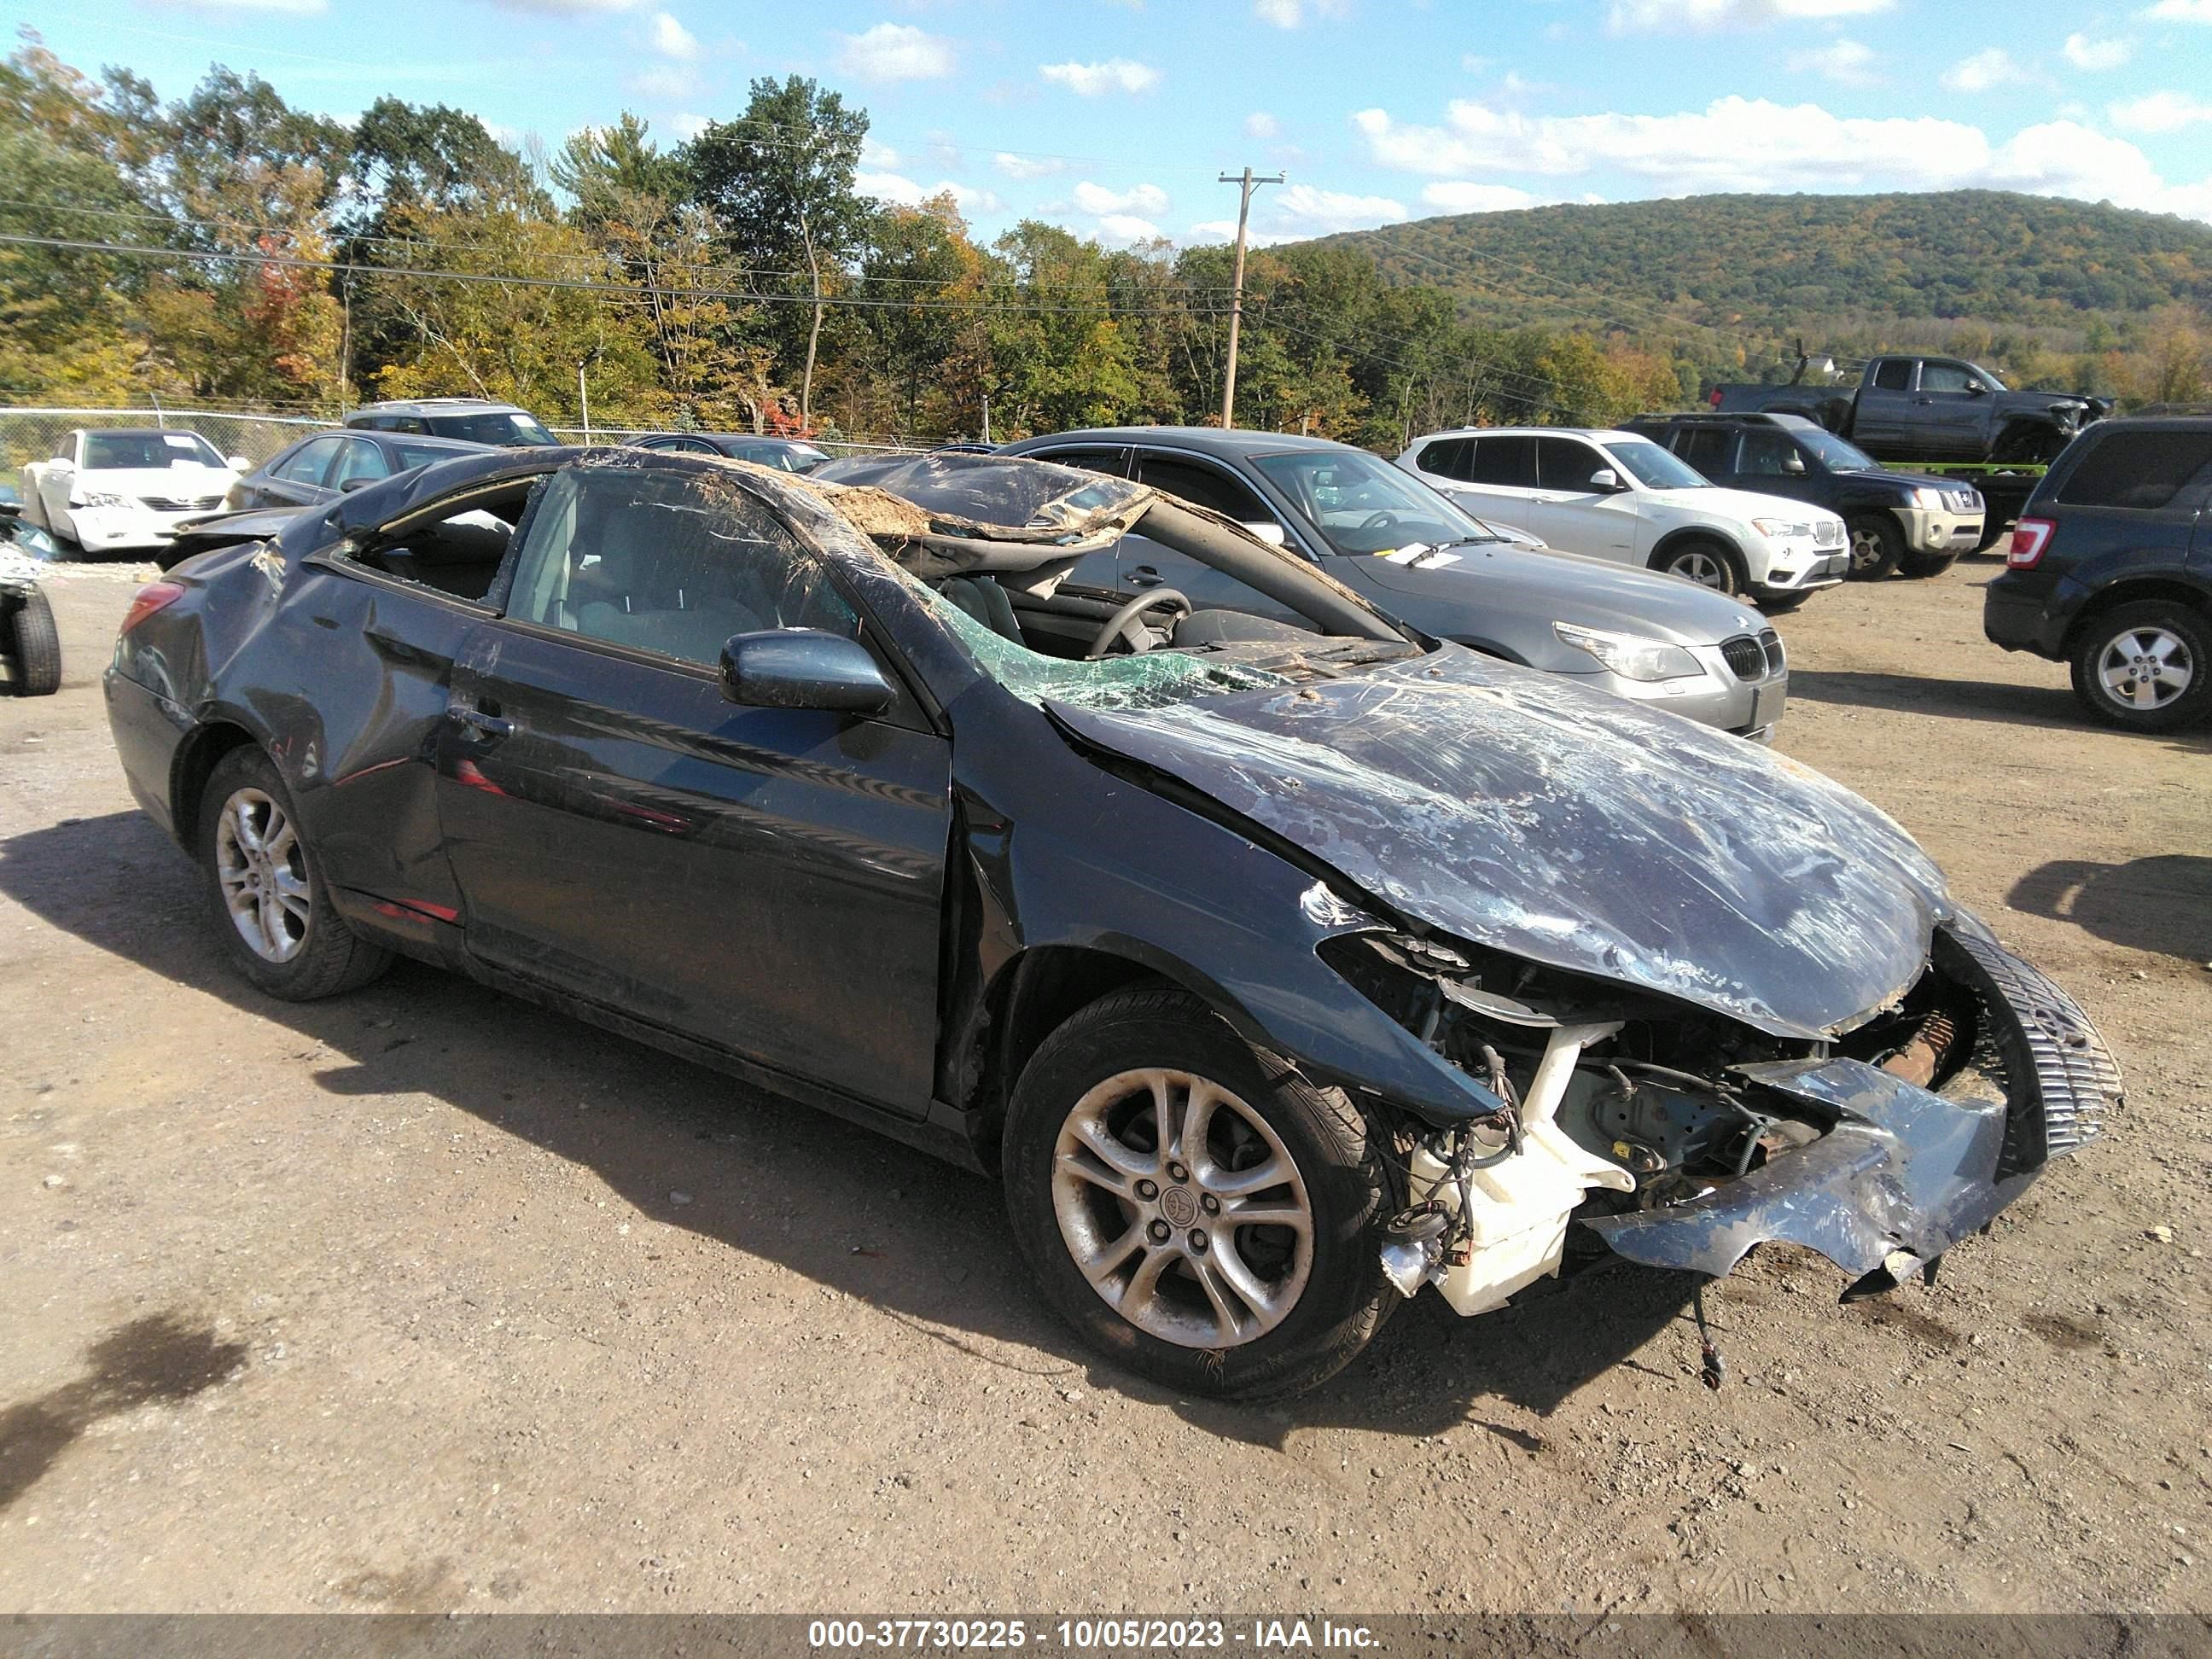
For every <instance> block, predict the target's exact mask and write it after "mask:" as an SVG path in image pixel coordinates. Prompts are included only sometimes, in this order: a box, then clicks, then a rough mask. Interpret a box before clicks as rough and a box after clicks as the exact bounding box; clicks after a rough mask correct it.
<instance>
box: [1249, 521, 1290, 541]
mask: <svg viewBox="0 0 2212 1659" xmlns="http://www.w3.org/2000/svg"><path fill="white" fill-rule="evenodd" d="M1244 528H1245V529H1247V530H1249V531H1250V532H1252V533H1253V534H1254V535H1255V536H1257V537H1258V538H1260V539H1261V541H1263V542H1265V543H1267V545H1268V546H1270V547H1280V546H1282V545H1283V526H1280V525H1279V524H1277V523H1276V522H1275V521H1274V520H1273V519H1255V520H1252V521H1251V522H1249V523H1248V524H1246V525H1245V526H1244Z"/></svg>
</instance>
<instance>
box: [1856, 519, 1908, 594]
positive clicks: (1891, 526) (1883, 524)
mask: <svg viewBox="0 0 2212 1659" xmlns="http://www.w3.org/2000/svg"><path fill="white" fill-rule="evenodd" d="M1845 528H1846V529H1847V530H1848V531H1849V532H1850V538H1851V564H1850V571H1849V572H1848V573H1847V574H1849V576H1850V580H1853V581H1855V582H1878V581H1880V580H1881V579H1882V578H1883V577H1885V576H1887V575H1888V574H1890V573H1891V572H1892V571H1893V570H1895V569H1896V568H1897V567H1898V565H1899V563H1901V562H1903V560H1904V558H1905V532H1904V531H1902V530H1900V529H1899V527H1898V523H1897V520H1895V519H1893V518H1892V517H1890V515H1889V514H1888V513H1853V514H1852V515H1851V517H1850V519H1848V520H1845Z"/></svg>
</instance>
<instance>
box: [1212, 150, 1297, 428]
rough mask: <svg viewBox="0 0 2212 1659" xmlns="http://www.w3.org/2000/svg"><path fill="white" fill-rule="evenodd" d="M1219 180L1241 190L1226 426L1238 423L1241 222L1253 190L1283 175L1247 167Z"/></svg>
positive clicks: (1224, 397)
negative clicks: (1256, 173)
mask: <svg viewBox="0 0 2212 1659" xmlns="http://www.w3.org/2000/svg"><path fill="white" fill-rule="evenodd" d="M1219 182H1220V183H1222V184H1225V185H1237V187H1238V189H1239V191H1240V192H1241V193H1240V194H1239V196H1238V197H1237V275H1236V276H1235V278H1234V279H1233V286H1232V288H1231V295H1230V300H1229V368H1228V371H1227V372H1226V373H1225V374H1223V375H1222V377H1221V424H1222V425H1223V426H1224V427H1225V428H1227V427H1231V426H1234V425H1236V424H1237V334H1238V332H1239V331H1241V329H1242V328H1243V323H1244V224H1245V222H1246V221H1247V220H1248V219H1249V218H1250V217H1251V216H1252V192H1253V191H1255V190H1256V189H1258V188H1259V187H1260V186H1261V185H1279V184H1281V183H1282V182H1283V175H1282V174H1281V173H1271V174H1269V175H1268V176H1267V177H1266V178H1264V179H1261V178H1257V177H1255V176H1254V174H1253V172H1252V169H1251V168H1250V167H1246V168H1245V169H1244V171H1243V173H1223V174H1222V175H1221V177H1220V179H1219Z"/></svg>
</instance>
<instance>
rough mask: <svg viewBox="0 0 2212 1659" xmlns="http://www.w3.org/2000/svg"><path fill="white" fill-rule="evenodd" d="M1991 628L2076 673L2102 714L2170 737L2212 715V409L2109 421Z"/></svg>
mask: <svg viewBox="0 0 2212 1659" xmlns="http://www.w3.org/2000/svg"><path fill="white" fill-rule="evenodd" d="M2005 563H2006V566H2007V568H2006V570H2005V573H2004V574H2003V575H2002V576H2000V577H1998V578H1997V579H1996V580H1995V581H1993V582H1991V583H1990V586H1989V589H1988V592H1987V595H1986V597H1985V598H1984V601H1983V607H1982V631H1983V632H1984V633H1985V634H1987V635H1989V636H1990V639H1991V640H1993V641H1996V643H1997V644H1999V645H2001V646H2002V647H2004V648H2005V649H2006V650H2008V651H2033V652H2034V653H2036V654H2037V655H2038V656H2043V657H2049V658H2050V659H2052V660H2053V661H2055V662H2064V663H2069V664H2070V665H2072V667H2073V671H2074V690H2075V695H2076V696H2079V697H2080V698H2081V702H2082V704H2083V705H2084V706H2085V707H2086V708H2087V709H2088V710H2089V712H2090V713H2091V714H2094V715H2096V716H2097V717H2098V718H2099V719H2100V720H2106V721H2109V722H2110V723H2111V724H2112V725H2114V726H2125V727H2128V728H2130V729H2132V730H2134V731H2138V732H2170V731H2172V730H2174V729H2175V728H2177V727H2179V726H2186V725H2189V724H2191V722H2193V721H2196V720H2201V719H2203V717H2204V716H2205V715H2206V714H2208V713H2212V413H2206V414H2202V415H2188V416H2140V417H2136V418H2133V419H2128V420H2118V421H2103V422H2099V423H2098V424H2097V425H2095V426H2093V427H2091V428H2088V429H2087V431H2085V432H2083V433H2082V434H2081V436H2080V437H2078V438H2076V439H2075V440H2074V441H2073V442H2072V443H2071V444H2069V445H2068V446H2067V447H2066V450H2065V453H2063V454H2062V455H2060V456H2059V458H2058V459H2057V461H2055V462H2053V463H2052V465H2051V471H2049V472H2048V473H2047V474H2045V477H2044V480H2043V482H2042V483H2040V484H2039V485H2038V486H2037V487H2036V490H2035V493H2034V494H2033V495H2031V496H2029V497H2028V501H2027V509H2026V511H2025V512H2024V513H2022V514H2021V519H2020V521H2019V523H2018V524H2017V525H2015V526H2014V528H2013V535H2012V547H2011V550H2010V551H2009V552H2008V554H2007V555H2006V559H2005Z"/></svg>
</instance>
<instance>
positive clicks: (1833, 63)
mask: <svg viewBox="0 0 2212 1659" xmlns="http://www.w3.org/2000/svg"><path fill="white" fill-rule="evenodd" d="M1790 68H1791V69H1793V70H1803V71H1809V72H1810V73H1812V74H1814V75H1818V76H1824V77H1826V79H1828V80H1831V81H1833V82H1836V83H1837V84H1838V85H1839V86H1846V87H1863V86H1868V85H1870V84H1872V82H1873V81H1874V79H1875V76H1874V50H1873V48H1872V47H1870V46H1862V45H1861V44H1860V43H1859V42H1857V40H1832V41H1830V42H1829V43H1828V44H1827V45H1826V46H1815V47H1814V48H1813V49H1812V50H1810V51H1809V52H1791V53H1790Z"/></svg>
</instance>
